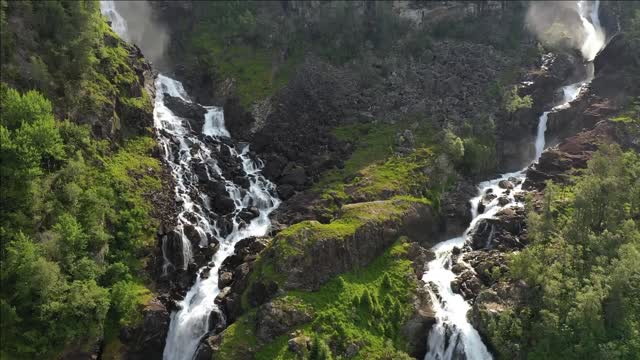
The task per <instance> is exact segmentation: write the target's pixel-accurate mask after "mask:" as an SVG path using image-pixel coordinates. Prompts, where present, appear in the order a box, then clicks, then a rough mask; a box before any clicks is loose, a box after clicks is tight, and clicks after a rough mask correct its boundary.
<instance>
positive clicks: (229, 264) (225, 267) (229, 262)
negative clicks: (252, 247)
mask: <svg viewBox="0 0 640 360" xmlns="http://www.w3.org/2000/svg"><path fill="white" fill-rule="evenodd" d="M242 261H243V256H240V255H238V254H233V255H231V256H227V258H226V259H224V261H222V264H221V265H220V270H218V274H219V275H222V273H224V272H229V273H233V271H234V270H235V269H236V268H237V267H238V266H240V264H242Z"/></svg>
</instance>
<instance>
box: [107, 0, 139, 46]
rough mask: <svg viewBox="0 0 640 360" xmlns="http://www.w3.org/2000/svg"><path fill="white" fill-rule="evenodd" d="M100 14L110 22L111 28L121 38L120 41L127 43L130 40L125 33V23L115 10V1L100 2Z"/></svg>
mask: <svg viewBox="0 0 640 360" xmlns="http://www.w3.org/2000/svg"><path fill="white" fill-rule="evenodd" d="M100 12H101V13H102V15H104V16H106V17H107V18H108V19H109V20H110V21H111V28H112V29H113V31H115V33H116V34H118V35H119V36H120V37H121V38H122V40H124V41H127V42H128V41H130V40H131V39H130V38H129V33H128V32H127V22H126V21H125V20H124V19H123V18H122V16H120V14H119V13H118V11H117V10H116V3H115V1H113V0H108V1H100Z"/></svg>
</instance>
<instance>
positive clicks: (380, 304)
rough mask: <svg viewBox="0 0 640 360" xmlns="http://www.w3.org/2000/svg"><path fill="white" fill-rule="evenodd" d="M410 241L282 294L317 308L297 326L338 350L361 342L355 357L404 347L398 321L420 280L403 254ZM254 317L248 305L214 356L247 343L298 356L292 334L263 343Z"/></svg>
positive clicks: (265, 352) (262, 353)
mask: <svg viewBox="0 0 640 360" xmlns="http://www.w3.org/2000/svg"><path fill="white" fill-rule="evenodd" d="M406 246H407V245H406V244H405V243H403V242H402V241H398V242H396V243H395V244H394V245H393V246H392V247H391V248H390V249H388V250H387V251H386V252H385V253H384V254H383V255H382V256H380V257H379V258H377V259H376V260H375V261H374V262H372V263H371V264H369V265H368V266H366V267H364V268H361V269H356V270H354V271H351V272H348V273H345V274H343V275H341V276H338V277H336V278H334V279H333V280H331V281H329V282H328V283H326V284H324V285H323V286H322V287H321V288H320V290H318V291H315V292H301V291H289V292H287V293H285V294H284V295H283V296H281V297H279V298H278V300H279V301H282V302H284V303H286V304H290V306H297V307H301V308H303V309H305V311H307V312H311V313H313V314H314V319H313V321H311V322H310V323H307V324H304V325H302V326H300V327H299V329H298V330H300V331H301V335H307V336H310V337H312V336H319V337H321V338H323V339H325V341H327V342H328V343H329V344H331V345H332V347H334V348H335V349H336V350H338V351H340V352H343V351H344V350H345V349H346V346H348V345H349V344H351V343H356V344H359V345H360V347H361V350H360V351H359V352H358V355H357V356H356V359H370V358H375V357H377V356H380V355H382V354H385V353H386V352H389V351H390V350H393V348H397V349H403V348H404V343H403V340H402V338H401V337H400V336H399V326H400V324H402V323H403V322H404V320H406V318H407V316H408V315H409V313H410V311H411V305H410V303H411V301H410V299H411V296H412V294H413V292H414V291H415V289H416V286H417V282H416V281H415V276H413V275H412V273H413V270H412V267H411V261H409V260H406V259H405V258H404V255H405V254H406ZM369 299H370V300H369ZM254 317H255V311H253V312H251V311H250V312H248V313H246V314H245V315H243V316H242V317H241V318H240V319H238V320H237V321H236V322H235V323H234V324H233V325H231V326H230V327H229V328H228V329H227V331H225V335H224V336H225V340H224V343H223V346H222V348H221V350H220V352H219V353H218V354H217V355H216V358H220V359H234V358H241V353H242V352H243V351H245V350H246V349H247V348H249V349H254V350H258V352H257V354H256V359H265V360H266V359H294V358H295V356H294V353H292V352H291V351H289V350H288V348H287V341H288V338H289V337H288V335H282V336H280V337H278V338H276V339H275V340H274V341H273V342H271V343H269V344H266V345H264V346H263V345H262V344H260V342H259V341H258V339H257V338H256V336H255V333H254V321H253V318H254ZM388 340H390V341H391V343H389V341H388ZM390 345H391V347H392V348H391V349H390V348H389V346H390Z"/></svg>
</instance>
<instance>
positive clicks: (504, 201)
mask: <svg viewBox="0 0 640 360" xmlns="http://www.w3.org/2000/svg"><path fill="white" fill-rule="evenodd" d="M510 202H511V200H510V199H509V198H508V197H506V196H501V197H499V198H498V204H500V206H505V205H507V204H508V203H510Z"/></svg>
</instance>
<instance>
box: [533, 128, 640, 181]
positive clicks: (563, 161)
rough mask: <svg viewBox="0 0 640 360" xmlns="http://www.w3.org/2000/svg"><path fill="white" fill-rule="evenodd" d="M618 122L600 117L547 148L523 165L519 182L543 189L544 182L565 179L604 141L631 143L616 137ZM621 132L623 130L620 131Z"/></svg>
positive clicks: (582, 167) (581, 166)
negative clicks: (524, 170)
mask: <svg viewBox="0 0 640 360" xmlns="http://www.w3.org/2000/svg"><path fill="white" fill-rule="evenodd" d="M618 127H619V125H616V124H615V123H612V122H609V121H603V122H600V123H598V125H597V126H596V127H595V128H594V129H592V130H589V131H585V132H581V133H579V134H577V135H576V136H572V137H570V138H568V139H566V140H565V141H563V142H562V143H560V144H559V145H557V146H555V147H553V148H550V149H547V150H546V151H545V152H544V153H542V156H541V157H540V159H539V160H538V162H537V163H536V164H533V165H532V166H531V167H529V169H527V179H526V180H525V182H524V184H523V188H524V189H526V190H533V189H537V190H540V189H543V188H544V182H545V181H547V180H553V181H556V182H560V183H565V182H567V181H569V175H570V174H571V171H572V170H573V169H584V168H586V167H587V161H589V159H591V156H592V155H593V152H595V151H596V150H597V149H598V147H599V146H600V145H602V144H604V143H610V142H614V141H616V140H618V139H619V140H621V141H617V142H619V143H621V144H622V145H623V146H625V145H631V146H632V143H628V142H627V141H625V137H624V136H622V137H619V136H617V135H616V134H617V133H619V132H617V131H616V128H618ZM622 133H625V132H622Z"/></svg>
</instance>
